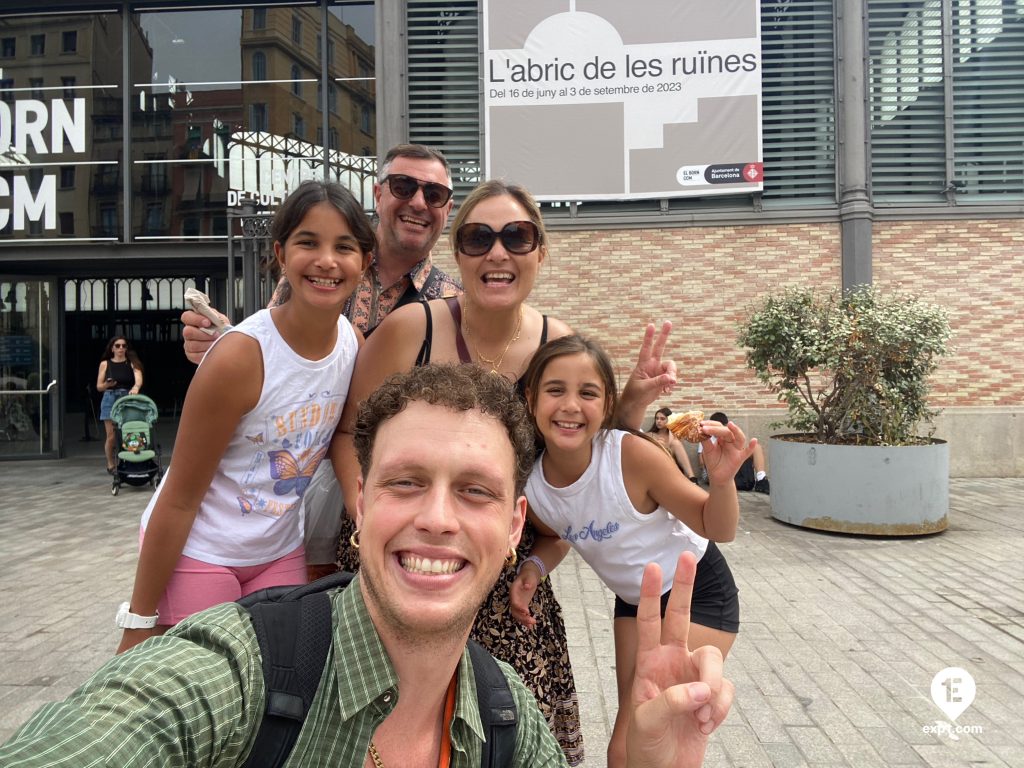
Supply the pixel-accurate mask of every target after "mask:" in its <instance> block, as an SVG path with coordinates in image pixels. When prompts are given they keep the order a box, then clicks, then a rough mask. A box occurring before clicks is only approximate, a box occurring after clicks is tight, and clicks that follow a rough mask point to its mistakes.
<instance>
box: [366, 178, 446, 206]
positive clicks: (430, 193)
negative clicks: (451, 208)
mask: <svg viewBox="0 0 1024 768" xmlns="http://www.w3.org/2000/svg"><path fill="white" fill-rule="evenodd" d="M381 181H382V182H384V181H386V182H387V183H388V189H390V190H391V194H392V195H394V196H395V197H397V198H398V199H399V200H412V198H414V197H415V196H416V190H417V189H422V190H423V200H424V201H425V202H426V204H427V205H429V206H430V207H431V208H441V207H443V206H444V204H445V203H447V202H448V201H449V200H451V199H452V190H450V189H448V187H446V186H445V185H444V184H438V183H437V182H436V181H420V180H419V179H414V178H413V177H412V176H406V175H404V174H401V173H393V174H391V175H390V176H386V177H385V178H383V179H381Z"/></svg>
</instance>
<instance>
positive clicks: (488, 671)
mask: <svg viewBox="0 0 1024 768" xmlns="http://www.w3.org/2000/svg"><path fill="white" fill-rule="evenodd" d="M468 648H469V657H470V659H471V660H472V662H473V674H474V676H475V677H476V697H477V702H478V704H479V707H480V720H481V722H482V723H483V726H484V736H485V737H486V739H487V741H486V743H485V744H483V747H482V751H481V755H480V765H481V766H482V768H501V766H509V765H512V760H513V758H514V757H515V753H516V723H517V722H518V719H519V716H518V713H517V711H516V702H515V699H513V698H512V691H511V690H509V687H508V680H506V679H505V675H504V674H502V672H501V667H499V666H498V662H496V661H495V660H494V657H493V656H491V654H490V653H488V652H487V651H486V650H485V649H484V647H483V646H482V645H480V644H479V643H478V642H476V641H475V640H470V641H469V645H468Z"/></svg>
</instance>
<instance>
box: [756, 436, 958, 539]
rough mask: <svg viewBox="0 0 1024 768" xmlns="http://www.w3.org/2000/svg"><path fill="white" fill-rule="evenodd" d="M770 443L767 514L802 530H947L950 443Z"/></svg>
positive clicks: (880, 533) (894, 532)
mask: <svg viewBox="0 0 1024 768" xmlns="http://www.w3.org/2000/svg"><path fill="white" fill-rule="evenodd" d="M786 437H788V436H787V435H774V436H773V437H771V438H770V439H769V441H768V449H769V463H770V467H771V481H772V493H771V506H772V516H773V517H774V518H775V519H777V520H781V521H782V522H784V523H792V524H793V525H800V526H803V527H805V528H815V529H818V530H823V531H838V532H842V533H859V534H866V535H871V536H914V535H918V534H922V533H936V532H938V531H944V530H945V529H946V526H947V524H948V523H947V520H946V516H947V514H948V513H949V445H948V444H947V443H946V442H945V441H943V440H933V441H932V442H931V444H929V445H909V446H870V445H822V444H820V443H803V442H795V441H793V440H786V439H785V438H786Z"/></svg>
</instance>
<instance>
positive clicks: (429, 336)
mask: <svg viewBox="0 0 1024 768" xmlns="http://www.w3.org/2000/svg"><path fill="white" fill-rule="evenodd" d="M420 304H422V305H423V311H424V312H426V313H427V325H426V328H424V331H423V344H421V345H420V353H419V354H418V355H416V363H415V366H414V367H416V368H419V367H420V366H423V365H429V364H430V343H431V342H432V341H433V339H434V318H433V316H432V315H431V314H430V305H429V304H427V302H425V301H421V302H420Z"/></svg>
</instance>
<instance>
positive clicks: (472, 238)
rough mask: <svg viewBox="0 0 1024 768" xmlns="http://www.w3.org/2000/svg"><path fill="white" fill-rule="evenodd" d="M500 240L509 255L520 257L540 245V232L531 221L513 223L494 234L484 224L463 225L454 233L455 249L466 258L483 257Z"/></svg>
mask: <svg viewBox="0 0 1024 768" xmlns="http://www.w3.org/2000/svg"><path fill="white" fill-rule="evenodd" d="M495 240H501V244H502V246H503V247H504V248H505V250H506V251H508V252H509V253H515V254H518V255H520V256H522V255H523V254H527V253H529V252H530V251H532V250H533V249H534V248H536V247H537V246H538V245H540V230H539V229H537V225H536V224H534V223H533V222H532V221H513V222H511V223H509V224H506V225H505V226H504V227H502V228H501V231H500V232H495V231H494V230H493V229H491V228H490V227H489V226H487V225H486V224H478V223H473V224H463V225H462V226H461V227H459V229H458V231H457V232H456V233H455V247H456V249H457V250H458V251H459V252H460V253H464V254H466V255H467V256H483V255H484V254H485V253H487V252H488V251H490V250H491V248H493V247H494V241H495Z"/></svg>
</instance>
